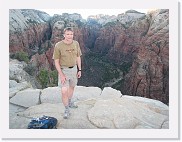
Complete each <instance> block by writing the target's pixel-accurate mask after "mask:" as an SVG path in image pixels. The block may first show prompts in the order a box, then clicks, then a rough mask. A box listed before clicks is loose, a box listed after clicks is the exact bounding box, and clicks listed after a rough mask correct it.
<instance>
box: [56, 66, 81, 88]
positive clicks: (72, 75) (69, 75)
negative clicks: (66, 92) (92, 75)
mask: <svg viewBox="0 0 182 142" xmlns="http://www.w3.org/2000/svg"><path fill="white" fill-rule="evenodd" d="M61 70H62V72H63V73H64V75H65V76H66V81H65V83H64V84H62V83H61V77H60V76H58V86H59V87H61V88H62V87H69V86H70V87H75V86H76V85H77V82H78V78H77V66H74V67H73V68H68V67H61Z"/></svg>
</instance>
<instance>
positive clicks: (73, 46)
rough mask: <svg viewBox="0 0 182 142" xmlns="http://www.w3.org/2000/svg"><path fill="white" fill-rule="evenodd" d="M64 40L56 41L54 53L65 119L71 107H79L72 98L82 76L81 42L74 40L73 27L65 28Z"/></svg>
mask: <svg viewBox="0 0 182 142" xmlns="http://www.w3.org/2000/svg"><path fill="white" fill-rule="evenodd" d="M63 36H64V40H62V41H60V42H58V43H56V45H55V48H54V53H53V59H54V62H55V67H56V69H57V71H58V77H59V78H58V86H60V87H61V94H62V102H63V104H64V106H65V112H64V116H63V118H64V119H67V118H68V117H69V115H70V111H69V108H77V107H78V106H76V105H75V104H74V103H73V102H72V101H71V98H72V96H73V92H74V88H75V86H76V85H77V82H78V78H80V77H81V57H80V56H81V55H82V53H81V50H80V46H79V43H78V42H77V41H75V40H73V29H72V28H69V27H68V28H65V29H64V35H63Z"/></svg>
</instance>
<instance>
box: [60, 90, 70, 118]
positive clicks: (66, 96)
mask: <svg viewBox="0 0 182 142" xmlns="http://www.w3.org/2000/svg"><path fill="white" fill-rule="evenodd" d="M61 93H62V102H63V104H64V106H65V112H64V117H63V118H65V119H67V118H68V117H69V89H68V87H62V88H61Z"/></svg>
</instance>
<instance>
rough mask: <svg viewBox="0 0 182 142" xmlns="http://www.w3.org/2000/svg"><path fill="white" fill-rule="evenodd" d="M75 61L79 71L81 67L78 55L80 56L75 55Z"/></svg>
mask: <svg viewBox="0 0 182 142" xmlns="http://www.w3.org/2000/svg"><path fill="white" fill-rule="evenodd" d="M76 61H77V66H78V71H79V70H81V69H82V68H81V57H80V56H79V57H77V59H76Z"/></svg>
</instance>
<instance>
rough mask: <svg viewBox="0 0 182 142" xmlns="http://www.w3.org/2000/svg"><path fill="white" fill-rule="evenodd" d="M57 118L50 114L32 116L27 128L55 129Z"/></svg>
mask: <svg viewBox="0 0 182 142" xmlns="http://www.w3.org/2000/svg"><path fill="white" fill-rule="evenodd" d="M56 124H57V119H56V118H54V117H50V116H45V115H44V116H43V117H38V118H32V119H31V121H30V123H29V124H28V129H56Z"/></svg>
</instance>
